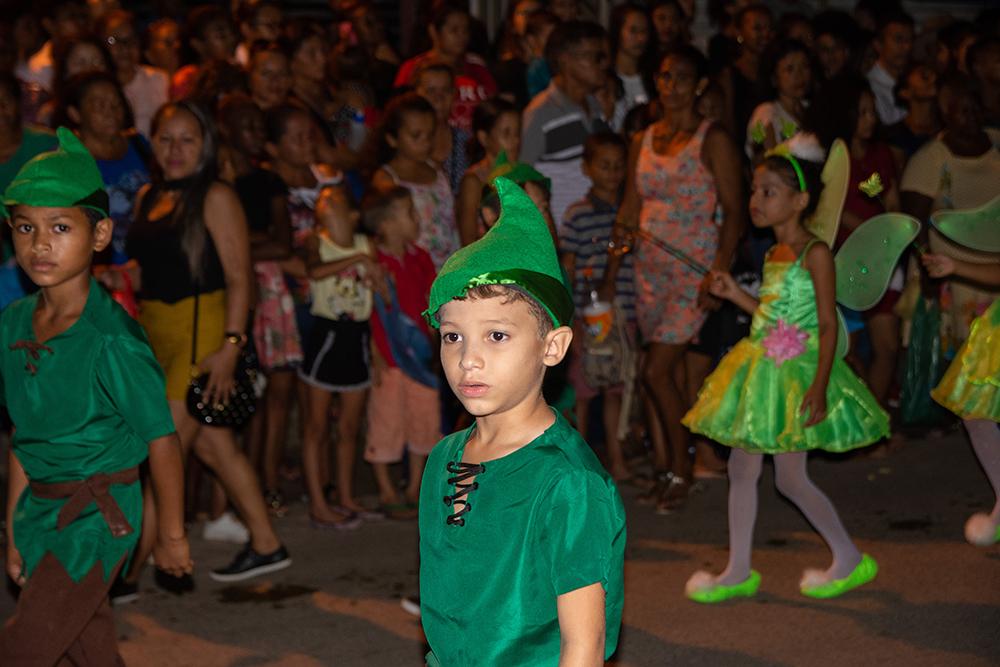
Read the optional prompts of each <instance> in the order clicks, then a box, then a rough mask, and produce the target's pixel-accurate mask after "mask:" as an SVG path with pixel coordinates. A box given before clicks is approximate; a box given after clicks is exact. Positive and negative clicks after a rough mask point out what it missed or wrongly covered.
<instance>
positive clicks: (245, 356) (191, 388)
mask: <svg viewBox="0 0 1000 667" xmlns="http://www.w3.org/2000/svg"><path fill="white" fill-rule="evenodd" d="M197 348H198V295H195V297H194V326H193V332H192V335H191V368H192V369H194V368H197V364H198V349H197ZM233 380H234V381H235V383H236V384H235V387H234V389H233V394H232V396H230V397H229V401H227V402H226V403H218V404H215V405H209V404H208V402H207V401H206V400H205V399H204V393H205V387H207V386H208V373H202V374H201V375H198V376H196V377H192V378H191V384H190V385H188V391H187V411H188V414H190V415H191V416H192V417H194V418H195V419H197V420H198V421H199V422H201V423H202V424H205V425H207V426H221V427H227V428H233V429H239V428H241V427H243V425H244V424H246V423H247V422H248V421H250V417H252V416H253V414H254V412H256V411H257V400H258V399H259V398H260V397H261V395H262V394H263V393H264V385H265V384H266V379H265V376H264V374H263V373H261V372H260V367H259V365H258V363H257V355H256V354H255V353H254V351H253V346H252V345H250V344H249V343H248V344H247V345H245V346H244V347H243V349H242V350H241V351H240V358H239V361H238V362H237V364H236V371H235V373H234V375H233Z"/></svg>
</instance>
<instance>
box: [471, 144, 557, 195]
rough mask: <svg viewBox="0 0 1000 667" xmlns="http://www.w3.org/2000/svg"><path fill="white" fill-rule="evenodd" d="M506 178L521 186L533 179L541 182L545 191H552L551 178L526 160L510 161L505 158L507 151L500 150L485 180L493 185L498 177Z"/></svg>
mask: <svg viewBox="0 0 1000 667" xmlns="http://www.w3.org/2000/svg"><path fill="white" fill-rule="evenodd" d="M501 177H503V178H508V179H510V180H512V181H514V182H515V183H517V184H518V185H520V186H521V187H524V184H525V183H528V182H530V181H534V182H536V183H539V184H541V186H542V187H543V188H545V190H546V191H547V192H552V179H551V178H549V177H548V176H546V175H545V174H543V173H542V172H540V171H538V170H537V169H535V168H534V167H532V166H531V165H530V164H528V163H527V162H511V161H510V160H509V159H508V158H507V151H500V154H499V155H497V159H496V162H494V163H493V170H492V171H491V172H490V174H489V176H487V177H486V182H487V183H489V184H490V185H494V184H495V183H496V180H497V179H498V178H501Z"/></svg>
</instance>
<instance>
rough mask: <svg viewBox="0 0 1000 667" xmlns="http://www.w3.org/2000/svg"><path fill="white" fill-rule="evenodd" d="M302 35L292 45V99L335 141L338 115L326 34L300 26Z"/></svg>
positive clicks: (303, 25) (331, 140) (329, 139)
mask: <svg viewBox="0 0 1000 667" xmlns="http://www.w3.org/2000/svg"><path fill="white" fill-rule="evenodd" d="M299 27H300V28H302V30H301V32H300V34H299V35H298V36H297V38H296V39H295V41H294V42H292V44H291V53H290V56H291V61H290V62H289V66H290V72H291V77H292V83H291V90H290V98H291V99H293V100H297V101H298V102H300V103H301V104H302V105H303V106H304V107H306V108H307V109H309V110H310V111H311V112H312V113H313V116H314V118H315V120H316V121H317V123H319V124H320V125H321V126H322V129H323V130H324V133H328V134H329V136H328V138H327V140H328V141H329V142H331V143H332V142H333V126H334V122H335V118H336V115H337V102H336V100H335V99H334V98H333V95H332V94H331V93H330V87H329V86H328V85H327V81H326V72H327V53H328V52H329V48H328V47H327V43H326V39H325V38H324V37H323V34H322V33H320V32H318V31H316V30H310V29H309V28H308V27H307V26H305V24H300V25H299Z"/></svg>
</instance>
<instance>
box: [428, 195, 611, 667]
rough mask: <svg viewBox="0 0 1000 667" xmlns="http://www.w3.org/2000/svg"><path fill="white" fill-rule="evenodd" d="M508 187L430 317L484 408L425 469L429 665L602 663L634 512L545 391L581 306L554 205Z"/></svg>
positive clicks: (460, 383) (457, 376) (471, 404)
mask: <svg viewBox="0 0 1000 667" xmlns="http://www.w3.org/2000/svg"><path fill="white" fill-rule="evenodd" d="M496 187H497V191H498V193H499V196H500V202H501V205H502V213H501V216H500V219H499V220H498V221H497V223H496V224H495V225H494V226H493V227H492V228H491V229H490V231H489V232H487V233H486V235H485V236H483V238H481V239H480V240H478V241H476V242H475V243H472V244H471V245H469V246H466V247H465V248H463V249H461V250H459V251H458V252H456V253H455V254H454V255H452V256H451V257H450V258H449V259H448V261H447V262H445V264H444V266H443V267H442V269H441V272H440V273H439V274H438V277H437V279H436V280H435V281H434V284H433V286H432V288H431V296H430V307H429V308H428V309H427V311H426V312H425V316H426V317H427V319H428V322H430V323H431V325H432V326H434V327H436V328H438V329H440V333H441V362H442V365H443V367H444V371H445V375H446V377H447V378H448V383H449V384H450V385H451V388H452V390H453V391H454V392H455V394H456V395H457V396H458V398H459V400H460V401H461V402H462V404H463V405H464V406H465V408H466V409H467V410H468V411H469V412H470V413H472V415H473V416H474V417H475V418H476V423H475V425H474V426H472V427H470V428H469V429H466V430H465V431H461V432H459V433H455V434H453V435H451V436H449V437H447V438H445V439H444V440H442V441H441V442H440V443H438V445H437V447H435V448H434V451H433V452H432V453H431V455H430V457H429V459H428V461H427V467H426V469H425V472H424V478H423V483H422V487H421V498H420V597H421V620H422V623H423V626H424V633H425V635H426V637H427V641H428V644H429V645H430V648H431V652H430V653H429V654H428V656H427V663H428V665H430V666H431V667H434V666H435V665H440V666H442V667H452V666H453V665H454V666H458V665H470V664H481V665H505V666H513V665H532V666H536V665H553V666H554V665H557V664H561V663H560V660H565V661H567V664H595V663H598V662H601V661H603V660H605V659H606V658H608V657H610V656H611V654H612V653H613V652H614V650H615V648H616V646H617V642H618V631H619V628H620V624H621V611H622V601H623V581H622V565H623V562H624V549H625V512H624V508H623V506H622V502H621V498H620V497H619V495H618V491H617V489H616V488H615V485H614V482H613V481H612V480H611V478H610V477H609V476H608V474H607V473H606V472H605V470H604V468H603V467H602V466H601V464H600V462H598V460H597V457H596V456H594V453H593V452H592V451H591V449H590V447H588V445H587V443H586V442H584V441H583V439H582V438H581V437H580V435H579V433H577V432H576V430H574V429H573V428H572V426H570V425H569V423H568V422H566V420H565V419H564V418H563V417H562V416H561V415H560V414H559V413H557V412H555V411H553V410H552V409H551V408H550V407H549V406H548V405H547V404H546V403H545V401H544V399H543V398H542V391H541V390H542V380H543V378H544V376H545V371H546V369H547V368H549V367H552V366H554V365H556V364H558V363H559V362H560V361H561V360H562V358H563V357H564V356H565V354H566V352H567V350H568V348H569V345H570V342H571V340H572V338H573V334H572V330H571V329H570V327H569V324H570V321H571V318H572V314H573V301H572V297H571V296H570V293H569V291H568V290H567V288H566V286H565V284H564V283H563V281H562V275H561V271H560V268H559V262H558V259H557V257H556V250H555V246H554V244H553V242H552V237H551V236H550V234H549V231H548V229H547V226H546V224H545V222H544V220H543V219H542V216H541V214H540V213H539V212H538V209H537V208H536V207H535V206H534V204H532V202H531V200H530V199H529V198H528V196H527V195H526V194H525V193H524V191H523V190H521V188H519V187H518V186H517V185H515V184H514V183H512V182H511V181H509V180H507V179H505V178H499V179H497V181H496ZM442 499H443V502H442Z"/></svg>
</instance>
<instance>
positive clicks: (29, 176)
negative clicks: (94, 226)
mask: <svg viewBox="0 0 1000 667" xmlns="http://www.w3.org/2000/svg"><path fill="white" fill-rule="evenodd" d="M56 136H57V137H58V138H59V148H57V149H56V150H54V151H50V152H47V153H40V154H39V155H36V156H35V157H33V158H32V159H31V160H29V161H28V162H26V163H25V165H24V166H23V167H21V170H20V171H19V172H17V176H15V177H14V180H13V181H11V183H10V185H8V186H7V191H6V192H4V193H3V199H2V201H0V214H2V215H3V217H5V218H6V217H8V215H9V213H8V207H9V206H18V205H24V206H51V207H54V208H69V207H73V206H82V207H84V208H89V209H93V210H95V211H97V212H98V213H100V214H102V215H103V216H104V217H108V208H109V200H108V193H107V192H106V191H105V189H104V180H103V179H102V178H101V172H100V170H99V169H98V168H97V162H95V161H94V157H93V156H92V155H91V154H90V151H88V150H87V148H86V147H85V146H84V145H83V144H82V143H81V142H80V140H79V139H77V138H76V135H75V134H73V133H72V132H70V131H69V130H68V129H66V128H65V127H60V128H59V129H58V130H57V131H56Z"/></svg>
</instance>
